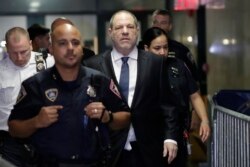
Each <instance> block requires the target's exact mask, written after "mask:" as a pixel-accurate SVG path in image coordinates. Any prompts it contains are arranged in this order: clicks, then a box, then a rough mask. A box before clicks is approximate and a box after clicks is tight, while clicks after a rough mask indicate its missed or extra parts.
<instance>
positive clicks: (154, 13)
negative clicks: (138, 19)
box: [152, 9, 172, 23]
mask: <svg viewBox="0 0 250 167" xmlns="http://www.w3.org/2000/svg"><path fill="white" fill-rule="evenodd" d="M156 15H166V16H169V18H170V23H172V14H171V12H170V11H169V10H165V9H157V10H155V11H154V12H153V14H152V17H153V18H154V17H155V16H156Z"/></svg>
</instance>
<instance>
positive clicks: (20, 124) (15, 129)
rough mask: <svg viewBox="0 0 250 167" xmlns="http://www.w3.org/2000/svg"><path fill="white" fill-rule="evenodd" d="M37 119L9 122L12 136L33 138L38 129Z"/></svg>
mask: <svg viewBox="0 0 250 167" xmlns="http://www.w3.org/2000/svg"><path fill="white" fill-rule="evenodd" d="M36 120H37V118H36V117H34V118H31V119H28V120H11V121H9V123H8V124H9V132H10V134H11V136H13V137H18V138H27V137H29V136H31V135H32V134H33V133H34V132H35V131H36V130H37V129H38V128H37V127H36Z"/></svg>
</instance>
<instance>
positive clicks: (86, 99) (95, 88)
mask: <svg viewBox="0 0 250 167" xmlns="http://www.w3.org/2000/svg"><path fill="white" fill-rule="evenodd" d="M51 39H52V44H51V47H50V51H51V53H52V54H53V56H54V58H55V66H54V67H52V68H50V69H48V70H45V71H43V72H41V73H39V74H37V75H35V76H33V77H31V78H29V79H28V80H26V81H24V82H23V84H22V89H21V92H20V96H19V99H18V101H17V103H16V105H15V106H14V109H13V110H12V112H11V115H10V118H9V128H10V133H11V134H12V135H13V136H15V137H20V138H29V139H31V141H32V143H33V144H34V146H35V148H36V149H37V151H38V153H39V161H38V165H39V166H51V167H52V166H53V167H62V166H63V167H65V166H67V167H71V166H72V167H78V166H79V167H80V166H81V167H97V166H105V163H106V162H107V160H108V156H109V154H108V153H109V151H108V150H109V147H108V143H109V141H108V140H109V137H108V136H107V135H108V131H107V130H108V126H110V127H111V128H113V129H119V128H123V127H127V126H128V125H129V120H130V114H129V112H128V106H127V105H126V103H125V102H124V101H123V100H122V99H121V96H120V93H119V91H118V90H117V88H116V86H115V85H114V82H113V81H112V80H110V79H108V78H106V77H105V76H104V75H102V74H101V73H100V72H98V71H95V70H93V69H90V68H87V67H83V66H81V59H82V45H81V44H82V38H81V34H80V32H79V30H78V29H77V28H76V27H75V26H73V25H71V24H67V23H66V24H62V25H59V26H57V27H56V28H55V29H54V30H53V32H52V34H51ZM118 111H119V112H118ZM120 111H122V112H120Z"/></svg>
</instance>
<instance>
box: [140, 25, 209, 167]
mask: <svg viewBox="0 0 250 167" xmlns="http://www.w3.org/2000/svg"><path fill="white" fill-rule="evenodd" d="M143 44H144V48H145V50H146V51H150V52H152V53H154V54H156V55H159V56H166V57H167V59H166V63H167V67H168V80H169V84H170V87H171V90H172V92H173V94H174V95H175V96H176V97H178V98H177V99H179V101H177V105H178V106H181V108H182V110H181V111H180V121H179V124H180V125H181V129H180V132H179V140H178V154H177V158H176V159H175V160H174V161H173V162H172V163H171V164H170V166H176V167H179V166H182V167H185V166H186V165H187V164H186V162H187V155H188V154H187V153H188V150H187V148H188V145H187V144H188V143H187V140H188V131H189V127H190V118H191V116H190V112H189V101H191V103H192V105H193V107H194V108H195V111H196V112H197V114H198V116H199V117H200V119H201V120H202V123H201V127H200V136H201V140H202V141H203V142H204V141H206V140H207V138H208V136H209V134H210V128H209V124H208V116H207V113H206V109H205V105H204V103H203V101H202V99H201V96H200V95H199V93H198V91H199V89H198V86H197V84H196V82H195V80H194V79H193V77H192V75H191V73H190V71H189V69H188V68H187V67H186V65H185V64H184V63H183V61H181V60H179V59H178V58H176V57H173V56H168V40H167V34H166V32H165V31H164V30H162V29H160V28H158V27H153V28H149V29H148V30H147V31H146V32H145V33H144V35H143Z"/></svg>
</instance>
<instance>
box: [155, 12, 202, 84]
mask: <svg viewBox="0 0 250 167" xmlns="http://www.w3.org/2000/svg"><path fill="white" fill-rule="evenodd" d="M152 27H159V28H161V29H163V30H164V31H165V32H166V33H167V34H169V32H170V31H171V30H172V28H173V17H172V14H171V13H170V12H169V11H167V10H155V11H154V12H153V14H152ZM168 49H169V50H168V52H169V56H173V57H177V58H179V59H181V60H182V61H184V63H185V64H186V65H187V67H188V68H189V70H190V72H191V73H192V76H193V77H194V79H195V81H196V82H198V81H199V77H198V71H197V66H196V63H195V61H194V58H193V56H192V53H191V52H190V50H189V49H188V48H187V47H186V46H185V45H183V44H182V43H180V42H178V41H176V40H173V39H171V38H168Z"/></svg>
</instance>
